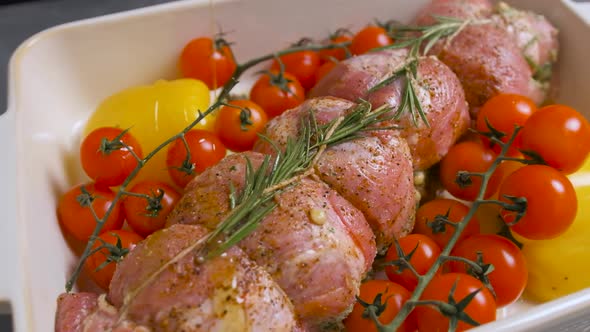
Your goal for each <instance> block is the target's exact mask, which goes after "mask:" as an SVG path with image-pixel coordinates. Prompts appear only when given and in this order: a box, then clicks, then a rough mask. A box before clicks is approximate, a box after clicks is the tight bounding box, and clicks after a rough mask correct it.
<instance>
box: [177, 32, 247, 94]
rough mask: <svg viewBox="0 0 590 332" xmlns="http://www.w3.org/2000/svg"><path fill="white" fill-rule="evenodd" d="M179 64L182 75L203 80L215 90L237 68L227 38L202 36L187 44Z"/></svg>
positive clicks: (225, 81)
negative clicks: (213, 38)
mask: <svg viewBox="0 0 590 332" xmlns="http://www.w3.org/2000/svg"><path fill="white" fill-rule="evenodd" d="M179 66H180V71H181V73H182V76H184V77H190V78H194V79H197V80H201V81H203V82H204V83H205V84H207V86H208V87H209V89H211V90H213V89H217V88H218V87H221V86H223V85H224V84H225V83H227V81H228V80H229V79H230V78H231V76H232V74H233V72H234V71H235V70H236V61H235V59H234V56H233V53H232V50H231V48H230V47H229V44H228V43H227V42H226V41H225V40H223V39H220V38H218V39H215V40H212V39H211V38H208V37H200V38H195V39H193V40H191V41H190V42H188V44H186V46H185V47H184V49H183V50H182V53H181V55H180V63H179Z"/></svg>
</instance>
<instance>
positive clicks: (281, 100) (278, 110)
mask: <svg viewBox="0 0 590 332" xmlns="http://www.w3.org/2000/svg"><path fill="white" fill-rule="evenodd" d="M270 74H271V75H273V76H274V75H278V72H271V73H270ZM283 74H284V75H283V76H284V78H285V79H286V80H287V81H288V83H287V90H288V92H285V91H283V90H281V88H279V87H278V86H275V85H272V84H271V75H269V74H263V75H262V76H261V77H260V78H259V79H258V81H256V83H254V86H253V87H252V90H250V100H252V101H253V102H255V103H256V104H258V105H260V107H262V109H263V110H264V111H265V112H266V115H268V117H269V118H274V117H275V116H278V115H280V114H282V113H283V112H284V111H286V110H288V109H291V108H294V107H296V106H298V105H299V104H301V103H302V102H303V101H304V100H305V90H304V89H303V87H302V86H301V84H300V83H299V81H298V80H297V78H296V77H295V76H293V75H291V74H290V73H287V72H285V73H283Z"/></svg>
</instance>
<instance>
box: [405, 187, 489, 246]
mask: <svg viewBox="0 0 590 332" xmlns="http://www.w3.org/2000/svg"><path fill="white" fill-rule="evenodd" d="M467 213H469V207H467V205H465V204H463V203H461V202H459V201H457V200H454V199H448V198H436V199H433V200H431V201H428V202H426V203H424V204H423V205H422V206H420V207H419V208H418V211H416V223H415V225H414V233H418V234H424V235H426V236H428V237H429V238H431V239H433V240H434V242H436V244H437V245H438V246H439V247H440V248H441V249H443V248H444V247H445V246H446V245H447V243H448V242H449V239H450V238H451V236H453V233H455V228H454V227H453V226H452V225H444V222H442V220H443V219H444V218H442V217H446V219H448V221H450V222H453V223H458V222H460V221H461V220H462V219H463V218H464V217H465V216H466V215H467ZM447 214H448V216H447ZM437 216H439V217H438V218H437ZM437 219H438V220H437ZM442 225H444V231H442V229H439V227H440V226H442ZM478 233H479V222H478V220H477V219H476V218H475V217H473V218H471V220H470V221H469V224H467V227H465V229H463V232H462V233H461V235H460V236H459V241H461V240H462V239H464V238H466V237H469V236H471V235H475V234H478Z"/></svg>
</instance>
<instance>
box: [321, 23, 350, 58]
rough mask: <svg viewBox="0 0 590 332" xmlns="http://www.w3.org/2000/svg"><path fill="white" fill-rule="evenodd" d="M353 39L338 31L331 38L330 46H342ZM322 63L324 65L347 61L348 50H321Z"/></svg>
mask: <svg viewBox="0 0 590 332" xmlns="http://www.w3.org/2000/svg"><path fill="white" fill-rule="evenodd" d="M351 40H352V37H350V36H348V35H347V34H346V33H345V32H344V31H337V32H336V34H335V35H333V36H331V37H330V40H329V42H328V44H340V43H345V42H349V41H351ZM319 54H320V61H321V62H322V63H326V62H333V61H334V60H338V61H342V60H344V59H346V48H333V49H329V50H321V51H320V52H319Z"/></svg>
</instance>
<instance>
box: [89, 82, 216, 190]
mask: <svg viewBox="0 0 590 332" xmlns="http://www.w3.org/2000/svg"><path fill="white" fill-rule="evenodd" d="M208 106H209V89H208V88H207V86H206V85H205V84H204V83H203V82H201V81H198V80H193V79H180V80H175V81H164V80H160V81H157V82H156V83H154V84H153V85H148V86H136V87H131V88H128V89H125V90H123V91H120V92H118V93H116V94H114V95H112V96H110V97H108V98H107V99H105V100H104V101H103V102H102V103H101V104H100V105H99V106H98V108H97V109H96V111H95V112H94V113H93V114H92V115H91V116H90V118H89V119H88V123H87V125H86V127H85V130H84V133H83V135H84V136H86V135H87V134H88V133H90V132H91V131H92V130H94V129H96V128H99V127H105V126H110V127H119V128H123V129H126V128H129V132H130V133H131V134H133V136H135V138H137V140H138V141H139V143H140V144H141V148H142V150H143V154H144V156H145V155H147V154H148V153H149V152H151V151H152V150H153V149H154V148H156V147H157V146H158V145H160V144H161V143H162V142H163V141H165V140H166V139H168V138H169V137H171V136H173V135H175V134H177V133H178V132H180V131H181V130H182V129H184V128H185V127H186V126H187V125H189V124H190V123H191V122H192V121H194V120H195V119H196V118H197V116H198V111H199V110H200V111H205V110H206V109H207V107H208ZM213 123H214V117H213V116H208V117H206V118H205V119H203V120H202V121H201V122H200V123H199V124H198V125H197V127H195V128H198V129H211V128H213ZM166 151H167V149H166V148H164V149H163V150H162V151H160V152H159V153H158V154H156V155H155V156H154V158H153V159H152V160H151V161H150V162H149V163H147V164H146V166H145V167H144V168H143V169H142V170H141V172H140V173H139V175H138V177H137V178H136V179H137V181H139V180H142V179H150V180H155V181H164V182H166V183H169V184H172V185H173V182H172V180H171V179H170V177H169V175H168V171H167V168H166Z"/></svg>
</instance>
